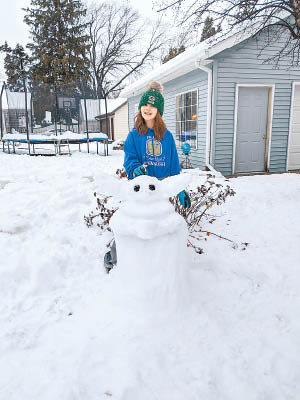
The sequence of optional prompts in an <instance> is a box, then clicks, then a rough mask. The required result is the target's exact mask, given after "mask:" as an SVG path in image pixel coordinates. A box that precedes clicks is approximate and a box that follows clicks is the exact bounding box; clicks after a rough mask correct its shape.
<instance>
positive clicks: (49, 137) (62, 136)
mask: <svg viewBox="0 0 300 400" xmlns="http://www.w3.org/2000/svg"><path fill="white" fill-rule="evenodd" d="M29 138H30V139H33V140H44V141H47V140H57V141H59V140H62V139H64V140H66V139H68V140H72V139H74V140H79V139H86V138H87V135H86V134H82V133H75V132H72V131H66V132H64V133H62V134H60V133H58V135H55V133H52V134H50V135H49V134H48V135H45V134H40V135H39V134H32V133H30V134H29ZM89 138H90V139H99V138H103V139H107V138H108V136H107V134H106V133H103V132H98V133H97V132H90V133H89ZM3 139H15V140H20V139H21V140H27V135H26V134H25V133H6V134H5V135H3Z"/></svg>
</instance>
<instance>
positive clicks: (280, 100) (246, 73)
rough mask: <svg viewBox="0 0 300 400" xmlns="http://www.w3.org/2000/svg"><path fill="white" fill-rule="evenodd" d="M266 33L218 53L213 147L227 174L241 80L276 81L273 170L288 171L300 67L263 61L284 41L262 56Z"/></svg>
mask: <svg viewBox="0 0 300 400" xmlns="http://www.w3.org/2000/svg"><path fill="white" fill-rule="evenodd" d="M265 35H266V33H264V32H262V33H261V34H260V35H259V36H258V37H257V38H252V39H249V40H246V41H244V42H243V43H240V44H238V45H236V46H234V47H232V48H231V49H226V50H224V51H223V52H221V53H219V54H218V55H216V56H215V57H214V68H216V70H217V74H216V77H215V80H216V81H215V82H214V90H215V93H216V99H215V110H214V111H215V112H214V116H213V118H214V122H213V127H214V129H213V147H212V148H213V149H214V154H213V159H214V167H215V168H216V169H217V170H220V171H221V172H222V173H224V174H226V173H227V174H232V160H233V149H232V152H231V154H230V151H229V149H228V146H229V145H230V143H231V144H232V145H233V137H234V124H235V120H234V114H233V112H234V109H235V102H236V98H235V97H236V87H237V84H252V85H255V84H258V85H261V84H266V85H275V93H274V104H273V120H272V137H271V153H270V165H269V170H270V171H274V172H275V171H284V170H285V168H286V157H287V139H288V134H289V118H290V107H291V93H292V83H293V81H299V80H300V71H299V69H298V70H297V69H296V68H293V69H290V68H289V60H283V61H282V62H281V63H280V65H279V69H275V68H274V65H272V64H267V63H265V64H263V60H265V59H266V58H267V57H270V56H272V55H273V54H274V52H275V51H276V52H277V51H278V49H280V48H281V46H282V43H283V42H281V43H280V42H278V43H277V45H276V46H272V47H269V48H267V49H265V50H264V51H263V52H262V53H261V56H260V57H261V58H258V54H259V49H260V47H261V46H262V45H263V42H264V40H265V37H266V36H265ZM282 40H283V41H284V38H282Z"/></svg>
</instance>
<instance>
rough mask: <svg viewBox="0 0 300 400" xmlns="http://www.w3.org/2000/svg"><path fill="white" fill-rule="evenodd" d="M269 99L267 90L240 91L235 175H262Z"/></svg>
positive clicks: (242, 89)
mask: <svg viewBox="0 0 300 400" xmlns="http://www.w3.org/2000/svg"><path fill="white" fill-rule="evenodd" d="M268 99H269V89H268V88H265V87H253V88H250V87H240V88H239V101H238V112H237V132H236V150H235V171H234V172H259V171H265V151H266V137H267V122H268V101H269V100H268Z"/></svg>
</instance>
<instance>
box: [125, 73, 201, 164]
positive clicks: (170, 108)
mask: <svg viewBox="0 0 300 400" xmlns="http://www.w3.org/2000/svg"><path fill="white" fill-rule="evenodd" d="M192 89H198V119H197V125H198V136H197V149H196V150H192V152H191V162H192V164H193V166H194V167H199V168H201V169H203V168H204V166H205V153H206V121H207V73H206V72H204V71H201V70H199V69H197V70H195V71H192V72H190V73H188V74H185V75H182V76H181V77H179V78H176V79H173V80H171V81H169V82H166V83H164V93H163V95H164V98H165V109H164V115H163V119H164V121H165V123H166V125H167V128H168V129H169V130H170V131H171V132H172V133H173V134H174V138H175V130H176V95H177V94H179V93H182V92H187V91H189V90H192ZM145 90H146V88H145ZM140 96H141V95H140V94H139V95H138V96H134V97H130V98H129V100H128V116H129V118H128V121H129V129H132V127H133V125H134V115H135V112H134V110H135V108H134V107H135V104H138V103H139V100H140ZM178 154H179V157H180V159H183V158H182V155H181V151H180V149H178Z"/></svg>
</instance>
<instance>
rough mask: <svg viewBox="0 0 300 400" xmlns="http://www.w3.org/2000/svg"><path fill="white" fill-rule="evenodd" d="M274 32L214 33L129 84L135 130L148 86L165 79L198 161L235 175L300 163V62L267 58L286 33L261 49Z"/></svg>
mask: <svg viewBox="0 0 300 400" xmlns="http://www.w3.org/2000/svg"><path fill="white" fill-rule="evenodd" d="M269 28H270V29H271V34H272V29H276V28H275V27H274V26H273V27H272V26H271V27H269ZM268 34H270V31H269V32H266V29H265V30H261V31H260V32H259V33H258V34H257V35H256V36H253V30H252V31H244V32H242V33H241V32H240V33H235V34H232V35H230V36H228V37H226V38H222V37H221V38H219V39H218V40H214V41H211V40H206V41H205V42H202V43H200V44H199V45H198V46H196V47H193V48H190V49H187V50H186V51H185V52H183V53H181V54H180V55H178V56H177V57H175V58H173V59H171V60H170V61H169V62H167V63H166V64H162V65H160V66H158V67H157V68H155V69H153V70H152V71H151V72H150V73H149V74H148V75H146V76H144V77H142V78H141V79H139V80H137V81H135V82H134V83H133V84H131V85H129V86H128V87H126V88H125V89H124V90H123V91H122V92H121V96H125V97H127V98H128V114H129V129H131V128H132V127H133V120H134V115H135V113H136V111H137V107H138V103H139V99H140V95H141V93H143V92H144V91H145V90H146V89H147V84H148V83H149V82H150V81H151V80H159V81H160V82H161V83H163V85H164V98H165V111H164V115H163V118H164V120H165V122H166V124H167V127H168V129H169V130H170V131H171V132H172V133H173V135H174V138H175V141H176V144H177V146H178V154H179V156H180V157H182V151H181V146H182V144H183V143H184V142H187V143H189V144H190V145H191V153H190V159H191V163H192V166H193V167H199V168H201V169H203V168H205V166H212V167H213V168H215V169H216V170H218V171H220V172H222V173H223V174H224V175H227V176H229V175H232V174H237V173H249V172H264V171H270V172H276V171H287V170H295V169H300V69H299V68H290V65H289V60H287V59H283V60H281V62H280V64H279V65H278V68H274V64H272V63H267V62H266V63H264V62H263V61H264V60H267V58H268V57H270V55H272V54H273V53H274V52H275V51H278V50H280V49H281V47H282V43H283V40H284V38H282V41H281V40H278V42H276V44H273V45H272V46H271V47H267V48H265V49H263V50H261V49H262V48H263V47H264V43H265V41H266V39H267V35H268ZM258 56H259V57H258Z"/></svg>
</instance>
